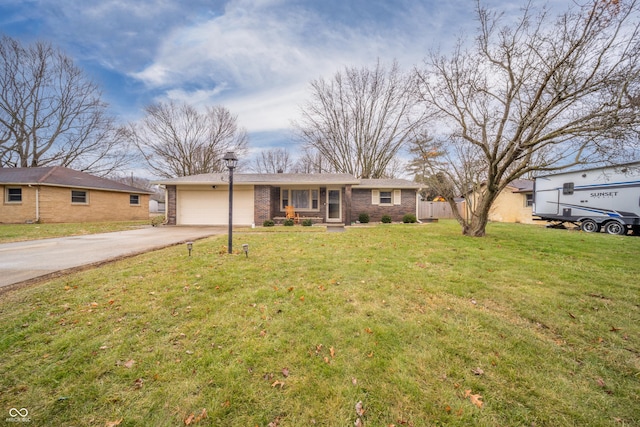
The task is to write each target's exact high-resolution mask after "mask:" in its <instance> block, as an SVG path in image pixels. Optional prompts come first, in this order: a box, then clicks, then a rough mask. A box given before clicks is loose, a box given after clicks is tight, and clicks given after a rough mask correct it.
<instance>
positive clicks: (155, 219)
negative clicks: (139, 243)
mask: <svg viewBox="0 0 640 427" xmlns="http://www.w3.org/2000/svg"><path fill="white" fill-rule="evenodd" d="M164 220H165V216H164V215H158V216H154V217H153V218H151V226H152V227H157V226H159V225H161V224H162V223H164Z"/></svg>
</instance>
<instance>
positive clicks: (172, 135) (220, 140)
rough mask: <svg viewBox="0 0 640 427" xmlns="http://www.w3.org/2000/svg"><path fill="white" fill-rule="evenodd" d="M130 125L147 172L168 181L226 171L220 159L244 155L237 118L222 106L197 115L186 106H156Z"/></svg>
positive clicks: (244, 142)
mask: <svg viewBox="0 0 640 427" xmlns="http://www.w3.org/2000/svg"><path fill="white" fill-rule="evenodd" d="M145 112H146V115H145V117H144V118H143V119H142V121H141V122H140V123H138V124H132V125H131V132H130V135H131V138H132V139H133V141H134V143H135V145H136V146H137V147H138V149H139V151H140V153H142V155H143V157H144V159H145V160H146V162H147V164H148V165H149V167H150V168H151V171H152V172H153V173H155V174H157V175H158V176H160V177H164V178H172V177H176V176H188V175H196V174H202V173H211V172H221V171H224V170H226V168H225V165H224V162H223V160H222V157H223V156H224V154H225V152H227V151H230V150H233V151H235V152H236V155H238V157H240V158H241V157H242V156H243V155H244V154H246V152H247V145H248V136H247V133H246V131H245V130H244V129H242V128H239V127H238V123H237V117H236V116H234V115H232V114H231V113H230V112H229V110H227V109H226V108H225V107H222V106H215V107H210V108H207V109H206V111H205V112H204V113H202V112H199V111H198V110H196V109H195V108H194V107H193V106H191V105H188V104H177V103H174V102H169V103H162V102H161V103H157V104H153V105H149V106H148V107H146V108H145Z"/></svg>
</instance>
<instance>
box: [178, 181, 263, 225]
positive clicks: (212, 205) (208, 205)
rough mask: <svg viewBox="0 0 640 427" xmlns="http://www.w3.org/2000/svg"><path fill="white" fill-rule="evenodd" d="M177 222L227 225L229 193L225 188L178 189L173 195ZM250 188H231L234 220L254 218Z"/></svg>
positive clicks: (242, 222) (244, 221) (246, 222)
mask: <svg viewBox="0 0 640 427" xmlns="http://www.w3.org/2000/svg"><path fill="white" fill-rule="evenodd" d="M176 204H177V206H176V208H177V214H178V218H177V223H178V224H179V225H227V224H228V223H229V193H228V192H227V191H220V190H217V191H211V190H209V191H206V190H204V191H200V190H180V189H178V191H177V197H176ZM253 212H254V204H253V189H236V188H235V187H234V189H233V223H234V224H237V225H249V224H251V223H252V222H253Z"/></svg>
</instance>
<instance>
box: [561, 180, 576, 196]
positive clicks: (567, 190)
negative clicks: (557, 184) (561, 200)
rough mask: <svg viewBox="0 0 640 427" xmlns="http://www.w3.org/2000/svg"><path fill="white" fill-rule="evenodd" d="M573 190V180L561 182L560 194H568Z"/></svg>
mask: <svg viewBox="0 0 640 427" xmlns="http://www.w3.org/2000/svg"><path fill="white" fill-rule="evenodd" d="M573 192H574V183H573V182H565V183H564V184H562V195H563V196H570V195H572V194H573Z"/></svg>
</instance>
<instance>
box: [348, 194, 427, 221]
mask: <svg viewBox="0 0 640 427" xmlns="http://www.w3.org/2000/svg"><path fill="white" fill-rule="evenodd" d="M391 191H392V192H393V190H391ZM361 213H366V214H369V220H370V221H371V222H380V220H381V219H382V216H383V215H390V216H391V220H392V221H395V222H400V221H402V217H403V216H405V215H406V214H408V213H412V214H414V215H415V213H416V190H412V189H405V190H402V194H401V204H399V205H393V206H390V205H386V206H379V205H372V204H371V190H370V189H358V188H354V189H353V190H352V192H351V218H350V221H349V223H351V222H355V221H357V220H358V216H359V215H360V214H361Z"/></svg>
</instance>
